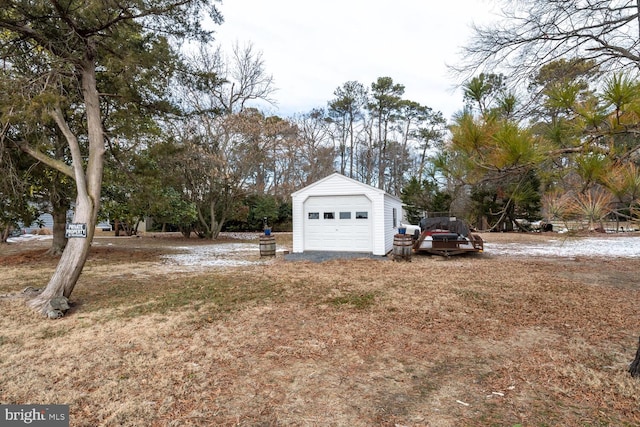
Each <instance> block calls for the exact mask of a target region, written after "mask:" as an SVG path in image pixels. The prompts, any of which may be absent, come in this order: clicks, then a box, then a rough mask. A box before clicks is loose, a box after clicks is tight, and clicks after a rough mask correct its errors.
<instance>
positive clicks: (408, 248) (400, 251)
mask: <svg viewBox="0 0 640 427" xmlns="http://www.w3.org/2000/svg"><path fill="white" fill-rule="evenodd" d="M412 252H413V237H412V236H411V235H410V234H396V235H395V236H393V259H394V261H411V254H412Z"/></svg>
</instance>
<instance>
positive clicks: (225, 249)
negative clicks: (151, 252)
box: [162, 243, 270, 267]
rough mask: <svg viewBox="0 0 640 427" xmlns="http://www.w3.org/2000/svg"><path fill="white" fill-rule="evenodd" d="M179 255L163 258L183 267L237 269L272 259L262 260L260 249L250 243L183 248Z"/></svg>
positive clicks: (164, 256)
mask: <svg viewBox="0 0 640 427" xmlns="http://www.w3.org/2000/svg"><path fill="white" fill-rule="evenodd" d="M176 249H177V250H180V251H184V252H183V253H179V254H171V255H163V256H162V258H163V259H165V260H167V261H168V262H170V263H171V264H175V265H178V266H182V267H235V266H247V265H255V264H266V263H267V262H268V261H269V260H270V258H267V259H260V258H256V257H259V256H260V254H259V252H260V248H259V246H258V245H255V244H250V243H218V244H214V245H199V246H181V247H177V248H176Z"/></svg>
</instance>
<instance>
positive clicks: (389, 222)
mask: <svg viewBox="0 0 640 427" xmlns="http://www.w3.org/2000/svg"><path fill="white" fill-rule="evenodd" d="M394 209H395V210H396V223H395V224H394V223H393V210H394ZM384 212H385V227H384V248H385V253H389V252H390V251H391V250H393V237H394V235H395V234H396V233H397V232H398V227H399V226H400V220H401V219H402V201H401V200H400V199H398V198H396V197H393V196H391V195H389V194H386V195H385V197H384Z"/></svg>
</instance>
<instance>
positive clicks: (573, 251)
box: [484, 236, 640, 258]
mask: <svg viewBox="0 0 640 427" xmlns="http://www.w3.org/2000/svg"><path fill="white" fill-rule="evenodd" d="M484 252H485V253H487V254H491V255H499V256H518V257H522V256H533V257H562V258H571V257H577V256H586V257H591V256H593V257H602V258H636V257H640V236H636V237H615V238H597V237H584V238H582V237H581V238H571V237H567V238H566V239H555V240H548V241H545V242H539V243H501V242H500V243H498V242H496V243H491V242H485V243H484Z"/></svg>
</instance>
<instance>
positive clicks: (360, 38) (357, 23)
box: [216, 0, 492, 118]
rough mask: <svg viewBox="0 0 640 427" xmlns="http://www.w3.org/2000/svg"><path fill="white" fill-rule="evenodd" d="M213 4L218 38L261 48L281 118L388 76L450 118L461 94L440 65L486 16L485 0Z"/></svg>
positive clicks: (237, 0) (241, 0)
mask: <svg viewBox="0 0 640 427" xmlns="http://www.w3.org/2000/svg"><path fill="white" fill-rule="evenodd" d="M219 8H220V10H221V12H222V14H223V15H224V17H225V23H223V24H222V26H220V27H218V28H217V29H216V32H217V36H216V38H217V42H218V43H219V44H221V45H222V46H223V47H224V48H225V49H230V48H231V45H232V44H233V43H235V42H236V41H237V42H240V43H241V44H242V43H246V42H252V43H253V44H254V47H255V48H256V49H258V50H260V51H262V52H263V56H264V60H265V65H266V68H267V71H268V72H269V73H270V74H272V75H273V77H274V80H275V84H276V87H277V88H278V91H277V92H276V93H275V96H274V97H275V98H276V100H277V102H278V107H279V111H278V113H279V114H281V115H283V116H288V115H292V114H294V113H300V112H307V111H309V110H310V109H311V108H315V107H325V106H326V103H327V101H329V100H331V98H332V97H333V91H334V90H335V89H336V88H337V87H338V86H341V85H342V84H343V83H345V82H347V81H349V80H357V81H359V82H361V83H363V84H364V85H365V86H367V87H369V86H370V85H371V83H372V82H373V81H375V80H376V79H377V78H378V77H382V76H389V77H392V78H393V80H394V82H396V83H400V84H403V85H404V86H405V88H406V91H405V98H407V99H411V100H413V101H417V102H420V103H421V104H424V105H427V106H429V107H431V108H433V109H434V110H440V111H442V112H443V113H444V114H445V117H447V118H450V116H451V114H453V113H454V112H455V111H458V110H459V109H460V108H461V107H462V97H461V95H460V94H459V92H457V93H455V94H453V93H452V88H453V86H454V84H455V83H456V82H455V81H454V80H453V78H452V77H451V76H449V75H448V74H447V73H448V72H447V68H446V65H447V64H454V63H456V61H458V57H457V54H458V52H459V49H460V46H462V45H464V43H465V41H466V40H467V39H468V37H469V35H470V25H471V24H472V23H473V22H475V23H480V22H486V21H487V20H488V19H490V18H491V16H492V15H491V8H492V4H491V2H488V1H484V0H458V1H456V3H455V6H452V5H451V4H450V3H448V2H440V1H426V0H397V1H395V2H390V1H383V0H341V1H339V0H325V1H321V2H320V1H300V0H272V1H262V0H227V1H225V2H224V3H223V4H222V5H221V6H220V7H219Z"/></svg>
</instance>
